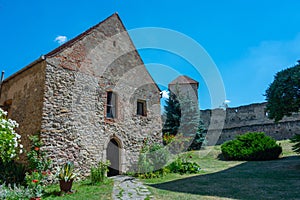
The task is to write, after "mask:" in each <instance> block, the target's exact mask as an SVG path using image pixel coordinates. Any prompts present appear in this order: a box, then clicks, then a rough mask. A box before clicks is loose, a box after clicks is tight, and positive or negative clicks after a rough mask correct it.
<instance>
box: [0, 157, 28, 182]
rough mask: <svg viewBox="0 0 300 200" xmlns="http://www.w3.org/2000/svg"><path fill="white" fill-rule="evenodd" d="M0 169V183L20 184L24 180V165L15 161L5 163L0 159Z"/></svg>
mask: <svg viewBox="0 0 300 200" xmlns="http://www.w3.org/2000/svg"><path fill="white" fill-rule="evenodd" d="M0 169H1V170H0V184H2V183H5V184H22V183H23V182H24V178H25V167H24V165H22V164H20V163H17V162H15V161H10V162H6V163H2V162H1V161H0Z"/></svg>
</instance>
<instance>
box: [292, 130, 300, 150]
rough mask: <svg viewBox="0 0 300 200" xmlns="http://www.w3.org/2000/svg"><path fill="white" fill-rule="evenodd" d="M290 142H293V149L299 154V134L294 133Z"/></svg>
mask: <svg viewBox="0 0 300 200" xmlns="http://www.w3.org/2000/svg"><path fill="white" fill-rule="evenodd" d="M291 142H292V143H295V144H294V145H293V151H295V152H296V153H298V154H300V134H296V135H294V137H293V138H292V139H291Z"/></svg>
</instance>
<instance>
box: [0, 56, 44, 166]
mask: <svg viewBox="0 0 300 200" xmlns="http://www.w3.org/2000/svg"><path fill="white" fill-rule="evenodd" d="M44 83H45V62H44V61H42V60H39V61H37V62H35V63H33V64H32V65H29V66H28V67H26V68H24V69H23V70H22V71H20V72H18V73H16V74H14V75H12V76H11V77H9V78H7V79H6V80H5V81H4V82H3V84H2V89H1V98H0V105H3V106H4V109H8V110H9V112H8V117H9V118H11V119H14V120H16V121H17V122H18V123H19V128H18V129H17V130H16V131H17V132H18V133H19V134H20V135H21V136H22V138H21V139H22V144H23V145H24V148H25V149H26V150H29V149H30V141H29V139H28V135H32V134H36V133H38V132H39V131H40V130H41V118H42V108H43V97H44ZM24 156H25V155H24V154H23V155H21V161H24Z"/></svg>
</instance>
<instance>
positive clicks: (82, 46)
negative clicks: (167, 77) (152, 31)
mask: <svg viewBox="0 0 300 200" xmlns="http://www.w3.org/2000/svg"><path fill="white" fill-rule="evenodd" d="M46 62H47V67H46V83H45V85H46V86H45V98H44V109H43V118H42V131H41V138H42V139H43V141H44V143H45V149H46V150H47V151H48V152H49V154H50V157H51V158H52V160H53V164H54V165H61V164H62V163H64V162H65V161H67V160H71V161H74V163H75V166H76V167H77V168H79V169H80V172H81V173H82V175H84V176H86V175H88V173H89V169H90V167H91V166H92V165H95V164H97V162H99V161H100V160H102V161H105V160H106V149H107V145H108V143H109V141H110V139H112V138H114V139H115V140H116V141H118V144H119V146H120V148H121V150H120V152H121V160H120V163H121V167H120V168H121V169H120V170H121V171H122V172H124V171H127V170H129V169H130V168H131V167H134V166H135V165H136V164H137V158H138V154H139V151H140V149H141V147H142V145H143V141H144V140H145V139H146V138H149V139H150V140H151V141H153V142H154V141H155V142H159V141H160V140H161V118H160V94H159V93H160V91H159V89H158V87H157V85H156V84H155V83H154V81H153V80H152V78H151V76H150V75H149V73H148V72H147V70H146V68H145V66H144V64H143V62H142V60H141V59H140V57H139V55H138V53H137V51H136V50H135V48H134V46H133V44H132V42H131V40H130V38H129V36H128V34H127V32H126V30H125V28H124V26H123V25H122V23H121V21H120V20H119V18H118V16H117V15H113V16H112V17H110V18H108V19H107V20H105V21H104V22H102V23H100V24H99V25H96V26H95V27H93V28H92V29H90V30H88V31H87V32H85V33H84V34H83V35H80V36H79V37H77V38H75V39H74V40H72V41H70V42H69V43H67V44H65V45H64V46H62V47H61V48H59V49H57V50H54V51H53V52H51V53H49V54H48V55H46ZM107 91H113V92H114V93H116V94H117V117H116V118H114V119H108V118H106V116H105V112H106V101H107V97H106V94H107ZM138 99H139V100H144V101H146V102H147V116H138V115H137V114H136V110H137V107H136V106H137V105H136V104H137V100H138Z"/></svg>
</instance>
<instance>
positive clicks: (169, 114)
mask: <svg viewBox="0 0 300 200" xmlns="http://www.w3.org/2000/svg"><path fill="white" fill-rule="evenodd" d="M175 90H176V91H175V93H176V94H177V95H176V94H175V93H173V92H172V91H170V97H169V99H167V100H166V106H165V113H164V115H165V118H166V121H165V124H164V127H163V134H164V135H165V134H168V135H171V136H176V135H177V134H178V133H181V134H183V136H184V137H187V138H188V137H189V138H192V139H193V140H192V141H190V142H189V143H190V147H189V149H193V150H196V149H200V148H201V145H202V144H203V142H204V140H205V134H204V128H203V123H202V121H201V119H200V111H199V108H198V103H195V102H193V100H192V99H191V98H190V97H189V95H188V94H185V96H183V95H181V94H180V91H178V88H177V89H175Z"/></svg>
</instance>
